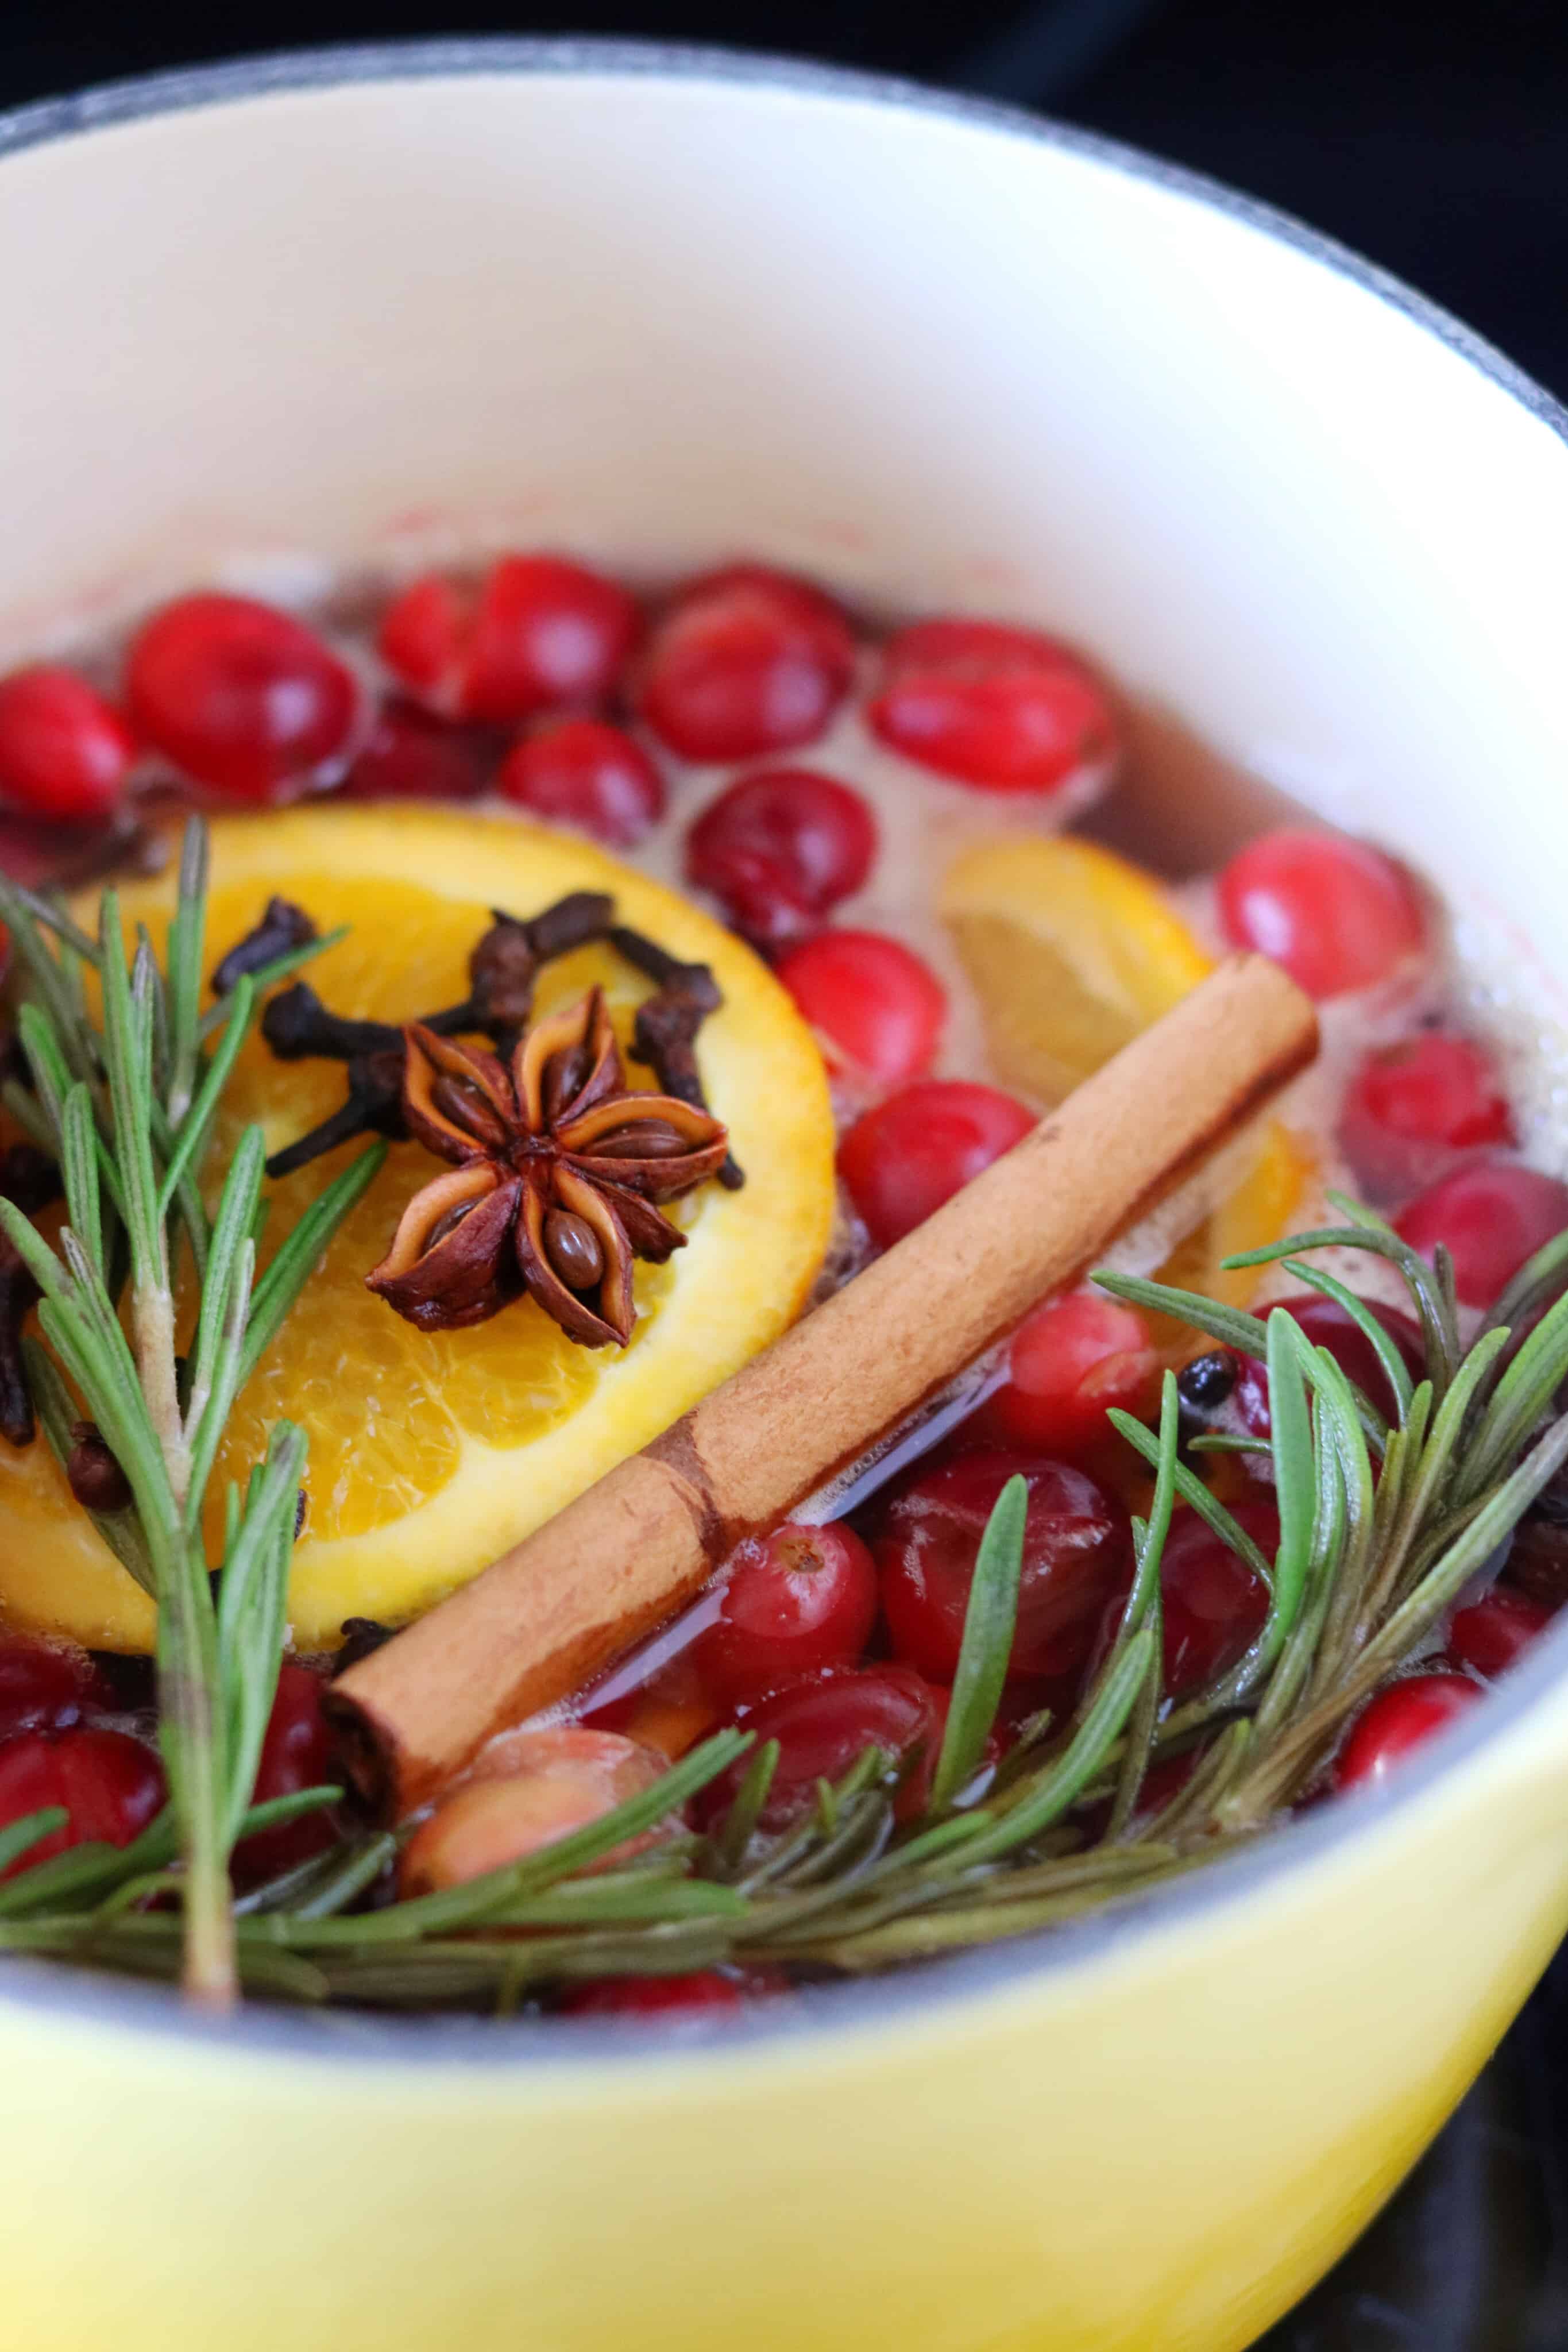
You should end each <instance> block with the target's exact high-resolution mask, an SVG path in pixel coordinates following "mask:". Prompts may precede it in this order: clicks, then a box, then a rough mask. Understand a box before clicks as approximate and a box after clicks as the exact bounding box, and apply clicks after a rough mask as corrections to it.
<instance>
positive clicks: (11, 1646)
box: [0, 1634, 114, 1739]
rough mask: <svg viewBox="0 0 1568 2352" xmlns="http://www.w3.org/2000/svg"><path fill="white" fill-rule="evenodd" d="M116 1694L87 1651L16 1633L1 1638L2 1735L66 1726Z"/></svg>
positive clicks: (108, 1704)
mask: <svg viewBox="0 0 1568 2352" xmlns="http://www.w3.org/2000/svg"><path fill="white" fill-rule="evenodd" d="M113 1705H114V1694H113V1692H112V1691H111V1690H110V1686H109V1684H108V1682H107V1681H106V1680H105V1678H104V1676H103V1675H101V1674H99V1670H98V1668H97V1667H96V1666H95V1665H94V1664H93V1662H92V1660H91V1659H90V1658H89V1656H88V1654H87V1653H86V1651H85V1650H66V1649H57V1648H55V1647H54V1646H53V1644H52V1643H47V1642H30V1641H28V1640H27V1639H26V1636H25V1635H22V1634H13V1635H11V1636H9V1637H8V1638H6V1639H5V1640H0V1739H9V1738H12V1737H13V1736H14V1735H15V1734H16V1732H18V1731H64V1730H65V1729H66V1728H67V1727H68V1726H69V1725H71V1724H75V1723H79V1722H80V1721H81V1720H82V1718H83V1717H84V1716H88V1715H90V1714H92V1712H93V1711H94V1710H95V1709H98V1710H99V1711H107V1710H109V1709H111V1708H112V1707H113Z"/></svg>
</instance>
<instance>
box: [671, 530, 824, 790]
mask: <svg viewBox="0 0 1568 2352" xmlns="http://www.w3.org/2000/svg"><path fill="white" fill-rule="evenodd" d="M854 661H855V645H854V638H853V636H852V634H851V630H850V625H849V622H848V621H847V620H846V619H845V617H844V615H843V614H842V613H841V611H840V609H839V607H838V605H837V604H834V603H833V601H832V599H831V597H829V596H824V595H823V594H822V593H821V589H818V588H813V587H812V586H811V585H810V583H809V582H807V581H804V580H797V579H794V578H793V577H791V575H790V574H789V573H788V572H770V571H768V569H767V568H766V567H765V566H764V565H762V564H757V563H737V564H732V565H730V566H729V567H728V569H727V570H726V571H722V572H708V573H706V575H705V576H704V577H703V578H701V579H698V580H693V581H689V582H688V583H687V584H686V585H685V587H684V588H682V589H681V590H680V591H679V592H678V593H677V594H676V596H675V599H674V603H673V604H672V605H671V607H670V609H669V611H668V612H667V613H666V614H665V615H664V618H663V620H662V621H660V623H659V624H658V625H657V627H656V628H655V629H654V631H653V637H652V638H651V640H650V642H649V645H648V649H647V654H646V656H645V658H644V661H643V673H642V680H641V687H640V707H641V710H642V715H643V718H644V719H646V721H647V723H648V725H649V726H650V727H651V728H652V729H653V732H654V734H655V735H657V736H658V738H659V740H660V741H661V742H663V743H666V744H668V746H669V748H670V750H671V751H675V752H678V753H679V754H680V756H681V758H682V759H684V760H703V761H718V760H758V759H763V758H766V757H767V756H768V754H769V753H771V752H775V751H796V750H798V749H799V748H800V745H801V744H802V743H812V742H815V740H816V739H817V737H818V736H819V735H821V732H822V730H823V729H824V728H825V727H826V726H827V724H828V721H829V720H830V719H831V717H832V715H833V713H834V711H835V710H836V709H837V708H838V706H839V704H840V702H841V700H842V699H843V697H844V694H845V691H846V690H847V688H848V687H849V683H850V679H851V677H852V675H853V672H854Z"/></svg>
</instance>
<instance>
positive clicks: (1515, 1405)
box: [1458, 1292, 1568, 1496]
mask: <svg viewBox="0 0 1568 2352" xmlns="http://www.w3.org/2000/svg"><path fill="white" fill-rule="evenodd" d="M1492 1328H1493V1330H1494V1331H1495V1330H1501V1331H1502V1332H1503V1333H1504V1334H1505V1335H1506V1334H1507V1333H1508V1326H1507V1325H1506V1324H1504V1325H1494V1326H1493V1327H1492ZM1487 1336H1489V1337H1490V1334H1489V1335H1487ZM1564 1377H1568V1292H1564V1294H1563V1297H1561V1298H1560V1299H1559V1300H1558V1301H1557V1303H1556V1305H1555V1306H1554V1307H1552V1308H1550V1309H1549V1311H1548V1312H1547V1314H1546V1315H1545V1316H1543V1317H1542V1320H1541V1321H1540V1322H1539V1323H1538V1324H1537V1325H1536V1327H1535V1328H1534V1330H1533V1331H1532V1332H1531V1334H1530V1337H1529V1338H1528V1339H1526V1340H1525V1342H1524V1344H1523V1346H1522V1347H1521V1349H1520V1351H1519V1353H1518V1355H1517V1356H1516V1357H1515V1358H1514V1360H1513V1361H1512V1363H1511V1364H1510V1365H1509V1367H1508V1369H1507V1370H1506V1371H1505V1372H1504V1373H1503V1374H1502V1377H1501V1379H1500V1381H1498V1384H1497V1387H1496V1388H1495V1390H1494V1391H1492V1394H1491V1397H1490V1401H1489V1402H1488V1404H1487V1408H1486V1411H1485V1412H1484V1414H1483V1415H1482V1417H1481V1420H1480V1422H1479V1425H1478V1426H1477V1428H1476V1430H1475V1432H1474V1434H1473V1435H1472V1437H1471V1438H1470V1440H1469V1444H1468V1445H1467V1447H1466V1451H1465V1458H1464V1463H1463V1465H1462V1470H1461V1474H1460V1476H1459V1479H1458V1491H1459V1493H1460V1494H1461V1495H1464V1496H1470V1495H1479V1493H1480V1492H1481V1491H1482V1489H1483V1488H1485V1487H1487V1486H1490V1484H1491V1482H1492V1480H1493V1478H1495V1477H1496V1476H1497V1475H1498V1474H1499V1472H1500V1471H1501V1470H1502V1469H1503V1468H1504V1466H1505V1465H1507V1464H1508V1463H1509V1462H1511V1460H1512V1459H1513V1456H1514V1455H1515V1454H1517V1453H1518V1451H1519V1449H1520V1447H1521V1445H1522V1444H1524V1443H1525V1441H1526V1439H1527V1438H1528V1437H1529V1436H1530V1434H1531V1431H1532V1430H1533V1429H1534V1427H1535V1425H1536V1423H1538V1422H1539V1421H1540V1419H1541V1417H1542V1414H1543V1413H1544V1412H1546V1411H1547V1409H1548V1407H1549V1406H1550V1404H1551V1402H1552V1398H1553V1397H1554V1396H1555V1394H1556V1392H1557V1391H1558V1390H1559V1389H1560V1388H1561V1387H1562V1385H1563V1379H1564Z"/></svg>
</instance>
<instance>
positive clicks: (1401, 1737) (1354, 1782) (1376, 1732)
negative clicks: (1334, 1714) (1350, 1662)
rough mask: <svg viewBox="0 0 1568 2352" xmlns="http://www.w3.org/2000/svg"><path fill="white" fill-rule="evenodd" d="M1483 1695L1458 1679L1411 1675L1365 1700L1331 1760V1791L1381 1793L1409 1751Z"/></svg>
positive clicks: (1477, 1701)
mask: <svg viewBox="0 0 1568 2352" xmlns="http://www.w3.org/2000/svg"><path fill="white" fill-rule="evenodd" d="M1485 1696H1486V1694H1485V1692H1484V1691H1483V1690H1482V1689H1481V1687H1480V1685H1479V1683H1472V1682H1467V1681H1466V1679H1465V1677H1464V1675H1408V1676H1407V1677H1406V1680H1405V1681H1404V1682H1399V1683H1390V1684H1389V1685H1388V1686H1387V1688H1386V1689H1385V1690H1380V1691H1379V1692H1378V1693H1377V1694H1376V1696H1375V1697H1373V1698H1371V1699H1369V1700H1368V1701H1367V1703H1366V1705H1365V1706H1364V1708H1363V1709H1362V1711H1361V1713H1360V1714H1359V1715H1358V1716H1357V1717H1356V1719H1355V1721H1354V1723H1353V1724H1352V1725H1351V1727H1350V1733H1349V1736H1348V1738H1346V1740H1345V1743H1344V1745H1343V1748H1341V1749H1340V1751H1339V1755H1338V1757H1337V1758H1336V1759H1335V1761H1334V1768H1333V1785H1334V1787H1335V1788H1336V1789H1355V1788H1361V1787H1364V1786H1365V1787H1371V1788H1375V1789H1380V1788H1382V1786H1383V1785H1384V1783H1385V1781H1386V1780H1387V1779H1388V1777H1389V1774H1390V1773H1391V1772H1393V1771H1394V1770H1395V1769H1396V1767H1397V1766H1398V1765H1399V1764H1401V1763H1403V1761H1404V1759H1405V1758H1406V1756H1408V1755H1409V1754H1410V1752H1411V1750H1412V1749H1413V1748H1419V1747H1420V1746H1421V1744H1422V1742H1423V1741H1424V1740H1427V1739H1430V1738H1431V1737H1432V1735H1433V1733H1434V1732H1437V1731H1442V1730H1444V1729H1445V1728H1446V1727H1447V1726H1448V1725H1449V1724H1450V1723H1456V1722H1457V1721H1458V1718H1459V1717H1460V1716H1462V1715H1468V1714H1469V1711H1470V1709H1471V1707H1472V1706H1479V1703H1480V1701H1481V1700H1482V1698H1484V1697H1485Z"/></svg>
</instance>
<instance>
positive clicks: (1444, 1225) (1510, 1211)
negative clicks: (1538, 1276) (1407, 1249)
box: [1395, 1160, 1568, 1307]
mask: <svg viewBox="0 0 1568 2352" xmlns="http://www.w3.org/2000/svg"><path fill="white" fill-rule="evenodd" d="M1395 1223H1396V1226H1397V1228H1398V1230H1399V1232H1400V1233H1401V1234H1403V1235H1404V1237H1405V1239H1406V1241H1407V1242H1408V1243H1409V1244H1410V1246H1411V1248H1412V1249H1416V1250H1419V1251H1420V1253H1421V1255H1422V1256H1423V1257H1430V1256H1431V1255H1432V1253H1433V1252H1434V1250H1435V1249H1436V1248H1437V1244H1438V1243H1439V1242H1443V1243H1445V1244H1447V1246H1448V1251H1449V1253H1450V1255H1452V1258H1453V1261H1454V1287H1455V1288H1456V1290H1457V1291H1458V1294H1459V1297H1460V1298H1461V1299H1462V1300H1463V1301H1464V1303H1465V1305H1466V1306H1467V1307H1490V1305H1491V1303H1492V1301H1493V1299H1494V1298H1496V1297H1497V1296H1498V1294H1499V1292H1500V1291H1502V1290H1504V1289H1506V1288H1507V1286H1508V1285H1509V1284H1510V1283H1511V1281H1512V1280H1513V1277H1514V1276H1515V1275H1516V1274H1517V1273H1518V1272H1519V1270H1520V1268H1521V1266H1522V1265H1524V1263H1525V1261H1526V1259H1527V1258H1531V1257H1533V1256H1534V1255H1535V1253H1536V1251H1537V1250H1538V1249H1540V1248H1542V1246H1543V1245H1544V1244H1546V1243H1547V1242H1549V1241H1551V1240H1552V1239H1553V1238H1554V1237H1555V1235H1557V1234H1560V1233H1562V1232H1563V1230H1564V1228H1565V1227H1568V1184H1563V1183H1560V1182H1559V1181H1558V1180H1557V1178H1556V1177H1555V1176H1544V1175H1542V1172H1541V1171H1540V1170H1539V1169H1538V1168H1525V1167H1521V1164H1520V1163H1519V1161H1518V1160H1480V1161H1478V1162H1477V1163H1476V1164H1475V1165H1474V1166H1473V1167H1469V1168H1460V1169H1458V1170H1456V1171H1455V1172H1454V1174H1453V1175H1451V1176H1445V1177H1444V1178H1443V1179H1442V1180H1441V1181H1440V1182H1438V1183H1436V1184H1434V1185H1432V1186H1431V1187H1430V1188H1429V1189H1428V1190H1427V1192H1422V1193H1420V1194H1419V1195H1418V1196H1417V1198H1416V1199H1415V1200H1414V1201H1412V1202H1410V1203H1409V1205H1408V1207H1407V1208H1406V1209H1405V1210H1404V1211H1403V1213H1401V1214H1400V1215H1399V1216H1398V1217H1396V1219H1395Z"/></svg>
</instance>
